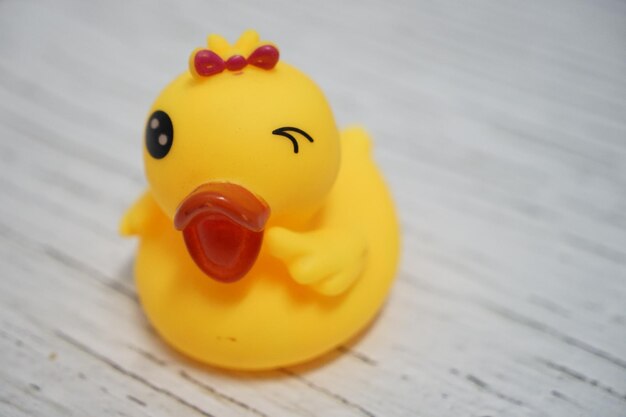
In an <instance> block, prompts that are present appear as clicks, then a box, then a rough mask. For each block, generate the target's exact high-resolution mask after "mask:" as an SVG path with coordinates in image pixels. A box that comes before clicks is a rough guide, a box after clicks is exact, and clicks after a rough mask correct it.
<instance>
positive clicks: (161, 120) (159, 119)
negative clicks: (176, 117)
mask: <svg viewBox="0 0 626 417" xmlns="http://www.w3.org/2000/svg"><path fill="white" fill-rule="evenodd" d="M172 143H174V125H172V120H171V119H170V117H169V116H168V115H167V113H165V112H164V111H161V110H157V111H155V112H154V113H152V116H150V118H149V119H148V125H147V126H146V148H147V149H148V152H149V153H150V155H152V157H153V158H155V159H161V158H165V155H167V153H168V152H169V151H170V148H171V147H172Z"/></svg>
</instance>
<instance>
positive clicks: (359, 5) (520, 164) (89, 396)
mask: <svg viewBox="0 0 626 417" xmlns="http://www.w3.org/2000/svg"><path fill="white" fill-rule="evenodd" d="M248 27H254V28H257V29H258V30H259V31H260V33H261V35H262V36H263V37H264V38H265V39H269V40H272V41H275V42H276V43H277V44H278V45H279V47H280V48H281V51H282V57H283V59H284V60H285V61H288V62H290V63H292V64H295V65H297V66H298V67H300V68H301V69H303V70H304V71H305V72H307V73H309V74H310V75H311V76H312V77H313V78H314V79H315V80H316V81H317V82H318V83H319V84H320V85H321V86H322V87H323V89H324V90H325V92H326V93H327V95H328V97H329V99H330V101H331V103H332V105H333V107H334V110H335V112H336V116H337V120H338V121H339V123H340V124H341V125H346V124H349V123H353V122H363V123H364V124H366V126H367V127H368V129H369V130H370V132H371V133H372V134H373V136H374V138H375V142H376V143H375V146H376V148H375V155H376V159H377V160H378V161H379V163H380V165H381V166H382V168H383V170H384V172H385V174H386V176H387V179H388V181H389V182H390V184H391V186H392V189H393V192H394V194H395V196H396V198H397V202H398V207H399V211H400V214H401V218H402V227H403V261H402V264H401V268H400V272H399V275H398V279H397V282H396V284H395V287H394V290H393V293H392V295H391V297H390V298H389V300H388V303H387V304H386V306H385V308H384V310H383V312H382V313H381V315H380V317H379V319H378V320H377V321H376V322H375V324H374V325H373V326H372V327H371V329H370V330H369V331H368V332H367V333H366V334H365V335H364V336H363V337H362V338H361V339H360V340H357V341H355V342H354V343H351V344H350V345H349V346H342V347H340V348H339V349H337V351H336V352H333V353H331V354H330V355H328V356H326V357H324V358H322V359H320V360H318V361H316V362H315V363H312V364H308V365H304V366H299V367H294V368H289V369H281V370H277V371H275V372H265V373H260V374H259V373H253V374H250V373H232V372H224V371H219V370H216V369H212V368H209V367H205V366H202V365H199V364H197V363H194V362H191V361H189V360H187V359H186V358H184V357H182V356H180V355H178V354H176V353H175V352H173V351H172V350H170V348H168V347H167V346H166V345H165V344H164V343H163V342H162V341H161V340H160V339H159V338H158V337H157V336H156V335H155V333H154V331H153V330H152V329H151V328H150V326H149V325H148V323H147V321H146V319H145V318H144V316H143V313H142V311H141V309H140V307H139V305H138V302H137V297H136V294H135V288H134V284H133V280H132V273H131V263H132V259H133V256H134V249H135V247H136V242H134V241H132V240H123V239H122V238H120V237H119V236H118V235H117V222H118V218H119V217H120V215H121V214H122V212H123V211H124V209H125V208H126V207H127V206H128V205H129V204H130V203H131V202H132V201H133V200H134V198H135V197H136V196H137V195H138V193H139V192H140V191H141V190H142V188H143V187H144V184H145V182H144V179H143V174H142V162H141V145H142V131H143V128H144V127H143V121H144V118H145V115H146V112H147V111H148V108H149V106H150V104H151V102H152V100H153V99H154V98H155V96H156V94H157V93H158V91H159V90H160V89H161V87H163V86H164V85H165V83H166V82H168V81H169V80H170V79H172V78H173V77H174V76H175V75H176V74H178V73H179V72H181V71H184V70H185V68H186V65H187V57H188V54H189V53H190V52H191V50H192V49H193V48H194V47H196V46H200V45H203V43H204V40H205V36H206V35H207V34H208V33H210V32H216V33H221V34H224V35H225V36H227V37H228V38H230V39H231V40H232V39H235V38H236V37H237V36H238V34H239V33H240V32H241V31H242V30H243V29H245V28H248ZM0 137H1V139H0V159H1V160H0V198H1V200H0V202H1V204H0V272H1V277H0V415H2V416H32V415H36V416H118V415H119V416H143V415H149V416H196V415H199V416H231V415H232V416H238V415H253V416H370V417H371V416H604V417H608V416H626V4H625V3H624V2H621V1H617V0H600V1H595V0H593V1H592V0H590V1H587V2H584V1H578V0H573V1H557V0H554V1H552V0H550V1H532V2H519V1H512V0H510V1H492V2H488V1H459V2H458V3H455V2H451V1H445V2H426V1H423V2H422V1H419V2H418V1H409V0H406V1H397V2H388V3H386V4H385V3H384V2H373V1H371V2H359V1H352V2H333V1H323V2H310V3H309V4H300V5H296V4H294V2H290V1H287V0H282V1H272V2H259V4H257V3H256V2H252V1H250V2H240V1H237V2H234V1H233V2H220V3H216V2H204V1H199V0H198V1H193V2H190V3H185V4H182V2H177V1H174V0H164V1H161V2H158V3H153V2H148V1H137V2H125V1H118V2H100V3H97V4H96V3H92V2H81V1H75V2H64V1H57V2H48V1H43V0H41V1H17V0H3V1H0Z"/></svg>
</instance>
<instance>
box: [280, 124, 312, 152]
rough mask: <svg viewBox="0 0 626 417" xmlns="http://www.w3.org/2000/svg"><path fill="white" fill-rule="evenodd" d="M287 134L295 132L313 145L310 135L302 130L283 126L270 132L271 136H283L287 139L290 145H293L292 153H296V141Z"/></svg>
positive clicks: (297, 148)
mask: <svg viewBox="0 0 626 417" xmlns="http://www.w3.org/2000/svg"><path fill="white" fill-rule="evenodd" d="M289 132H296V133H299V134H301V135H302V136H304V137H305V138H306V140H308V141H309V142H311V143H313V142H314V141H313V138H312V137H311V135H309V134H308V133H306V132H305V131H304V130H302V129H298V128H297V127H290V126H285V127H281V128H278V129H274V130H273V131H272V134H273V135H278V136H283V137H286V138H287V139H289V140H290V141H291V143H293V153H298V150H299V147H298V141H297V140H296V138H295V137H294V136H293V135H292V134H291V133H289Z"/></svg>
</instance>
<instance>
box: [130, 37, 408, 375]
mask: <svg viewBox="0 0 626 417" xmlns="http://www.w3.org/2000/svg"><path fill="white" fill-rule="evenodd" d="M207 43H208V45H207V47H206V48H199V49H196V50H195V51H193V53H192V54H191V57H190V60H189V71H187V72H185V73H183V74H182V75H180V76H179V77H178V78H176V79H175V80H174V81H173V82H172V83H171V84H169V85H168V86H167V87H166V88H165V89H164V90H163V91H162V92H161V94H160V96H159V97H158V98H157V99H156V101H155V103H154V105H153V106H152V108H151V110H150V113H149V116H148V118H147V121H146V130H145V139H144V140H145V142H144V147H143V149H144V151H143V154H144V163H145V172H146V176H147V179H148V184H149V186H148V190H147V191H146V192H145V193H144V194H143V196H141V197H140V198H139V199H138V201H137V202H136V203H135V204H134V205H133V206H132V207H131V208H130V209H129V210H128V212H127V213H126V214H125V215H124V217H123V219H122V222H121V225H120V230H121V233H122V234H123V235H126V236H128V235H138V236H139V238H140V245H139V249H138V254H137V259H136V263H135V276H136V283H137V291H138V294H139V298H140V300H141V304H142V306H143V308H144V309H145V312H146V314H147V316H148V318H149V320H150V321H151V323H152V324H153V325H154V327H155V328H156V330H157V331H158V333H159V334H160V335H161V336H162V337H163V338H165V340H166V341H168V342H169V343H170V344H171V345H172V346H174V347H175V348H176V349H177V350H179V351H181V352H183V353H185V354H187V355H189V356H191V357H193V358H195V359H197V360H199V361H202V362H205V363H208V364H211V365H214V366H218V367H224V368H233V369H246V370H256V369H270V368H277V367H282V366H287V365H293V364H296V363H300V362H303V361H307V360H310V359H312V358H314V357H316V356H318V355H320V354H322V353H324V352H327V351H329V350H331V349H333V348H335V347H337V346H338V345H340V344H342V343H344V342H346V341H347V340H348V339H350V338H351V337H353V336H355V335H356V334H357V333H358V332H359V331H360V330H362V329H363V328H364V327H365V326H366V325H367V324H368V323H369V322H370V321H371V320H372V319H373V317H374V316H375V315H376V313H377V311H378V310H379V309H380V307H381V305H382V304H383V302H384V300H385V298H386V296H387V294H388V292H389V289H390V286H391V284H392V282H393V279H394V275H395V272H396V267H397V261H398V253H399V230H398V220H397V216H396V212H395V209H394V204H393V201H392V198H391V196H390V194H389V191H388V189H387V186H386V185H385V182H384V180H383V178H382V177H381V174H380V172H379V171H378V169H377V167H376V165H375V164H374V162H373V160H372V156H371V150H370V148H371V143H370V139H369V138H368V136H367V134H366V133H365V131H364V130H362V129H361V128H358V127H355V128H350V129H346V130H344V131H342V132H339V130H338V129H337V126H336V125H335V121H334V119H333V114H332V112H331V110H330V107H329V105H328V103H327V101H326V99H325V97H324V95H323V93H322V92H321V91H320V89H319V88H318V87H317V86H316V85H315V84H314V83H313V82H312V81H311V80H310V79H309V78H308V77H307V76H306V75H305V74H303V73H302V72H300V71H299V70H297V69H296V68H294V67H292V66H290V65H288V64H286V63H284V62H282V61H280V60H279V52H278V49H277V48H276V46H274V45H273V44H271V43H269V42H261V41H260V40H259V36H258V34H257V33H256V32H254V31H247V32H244V34H243V35H242V36H241V38H240V39H239V40H238V41H237V42H236V43H235V44H234V45H230V44H229V43H228V42H227V41H226V40H225V39H224V38H222V37H220V36H217V35H211V36H209V37H208V42H207Z"/></svg>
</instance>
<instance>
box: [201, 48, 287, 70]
mask: <svg viewBox="0 0 626 417" xmlns="http://www.w3.org/2000/svg"><path fill="white" fill-rule="evenodd" d="M278 58H279V53H278V49H276V47H274V46H272V45H263V46H259V47H258V48H256V49H255V50H254V51H252V53H251V54H250V56H248V59H246V58H245V57H243V56H241V55H233V56H231V57H230V58H228V59H227V60H226V61H225V62H224V60H223V59H222V58H221V57H220V56H219V55H218V54H216V53H215V52H213V51H210V50H208V49H201V50H199V51H197V52H196V53H195V55H194V57H193V68H194V69H195V72H196V74H198V75H199V76H201V77H209V76H211V75H215V74H219V73H220V72H222V71H224V70H225V69H227V70H229V71H239V70H241V69H243V68H244V67H245V66H246V65H254V66H255V67H259V68H263V69H266V70H270V69H272V68H274V66H276V63H277V62H278Z"/></svg>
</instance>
